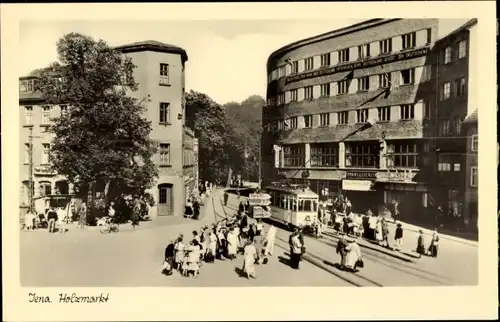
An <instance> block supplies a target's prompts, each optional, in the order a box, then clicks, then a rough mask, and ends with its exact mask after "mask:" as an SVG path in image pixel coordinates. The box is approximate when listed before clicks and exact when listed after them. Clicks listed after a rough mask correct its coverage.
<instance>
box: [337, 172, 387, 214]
mask: <svg viewBox="0 0 500 322" xmlns="http://www.w3.org/2000/svg"><path fill="white" fill-rule="evenodd" d="M376 178H377V173H376V172H371V171H347V173H346V179H343V180H342V192H343V195H344V196H345V197H347V198H348V199H349V201H350V202H351V205H352V211H353V212H355V213H363V214H364V213H366V212H367V211H368V210H371V211H372V212H373V213H378V208H379V205H380V202H381V200H382V196H381V192H380V190H376V189H375V181H376Z"/></svg>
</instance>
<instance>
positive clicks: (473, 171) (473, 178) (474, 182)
mask: <svg viewBox="0 0 500 322" xmlns="http://www.w3.org/2000/svg"><path fill="white" fill-rule="evenodd" d="M470 186H471V187H477V167H471V168H470Z"/></svg>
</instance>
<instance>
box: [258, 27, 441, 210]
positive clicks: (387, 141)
mask: <svg viewBox="0 0 500 322" xmlns="http://www.w3.org/2000/svg"><path fill="white" fill-rule="evenodd" d="M437 35H438V20H437V19H372V20H369V21H365V22H362V23H359V24H355V25H352V26H349V27H346V28H342V29H338V30H334V31H331V32H328V33H325V34H321V35H318V36H314V37H311V38H308V39H304V40H300V41H297V42H295V43H292V44H289V45H287V46H285V47H283V48H281V49H278V50H277V51H275V52H274V53H272V54H271V56H270V57H269V59H268V64H267V69H268V88H267V105H266V106H265V107H264V108H263V125H264V127H265V128H266V129H267V131H264V133H263V142H262V155H263V165H262V177H263V178H264V179H265V180H268V181H271V180H276V179H278V178H280V177H281V178H282V177H285V178H287V179H288V180H294V181H297V182H304V181H305V182H307V183H308V184H309V186H310V187H311V188H312V189H313V190H315V191H316V192H317V193H318V194H321V191H324V190H325V189H324V188H328V191H329V195H330V196H331V195H335V194H339V193H343V194H344V195H347V197H349V198H350V199H351V200H352V203H353V210H354V211H360V212H361V211H363V212H364V211H366V210H367V209H372V211H374V212H376V211H377V209H376V208H378V207H379V206H381V205H384V204H386V205H388V204H391V203H393V202H394V201H398V202H399V208H400V211H401V213H402V215H404V214H405V213H406V214H410V213H411V214H414V213H417V212H418V211H420V210H422V208H424V207H426V206H427V198H428V196H427V191H428V185H427V184H426V182H424V181H423V180H420V178H419V176H420V173H419V172H420V170H421V169H422V168H423V167H424V166H425V163H426V162H429V160H426V159H425V158H421V157H420V154H421V153H422V152H423V151H427V150H428V149H429V146H428V144H426V142H427V140H426V139H425V132H426V128H428V127H432V126H431V125H430V124H429V123H428V122H427V121H426V118H427V117H428V116H429V113H430V111H431V109H430V104H431V103H432V102H430V101H429V98H432V97H433V95H432V92H433V91H435V84H434V82H432V81H431V80H432V72H431V68H430V64H429V63H428V61H427V60H428V55H429V53H430V51H431V50H432V48H433V46H434V43H435V41H436V39H437ZM264 184H265V182H264Z"/></svg>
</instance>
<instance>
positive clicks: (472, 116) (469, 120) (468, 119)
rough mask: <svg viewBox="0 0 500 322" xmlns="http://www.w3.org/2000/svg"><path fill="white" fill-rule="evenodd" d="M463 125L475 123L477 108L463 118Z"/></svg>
mask: <svg viewBox="0 0 500 322" xmlns="http://www.w3.org/2000/svg"><path fill="white" fill-rule="evenodd" d="M464 123H477V108H476V109H475V110H474V112H472V113H471V114H469V115H468V116H467V117H466V118H465V120H464Z"/></svg>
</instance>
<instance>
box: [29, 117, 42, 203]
mask: <svg viewBox="0 0 500 322" xmlns="http://www.w3.org/2000/svg"><path fill="white" fill-rule="evenodd" d="M29 129H30V134H29V143H28V144H29V147H28V153H29V189H28V199H29V211H30V212H33V208H34V200H33V199H34V196H33V194H34V192H35V191H34V190H35V189H34V187H35V183H34V182H33V167H34V165H33V138H40V137H39V136H33V127H30V128H29Z"/></svg>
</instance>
